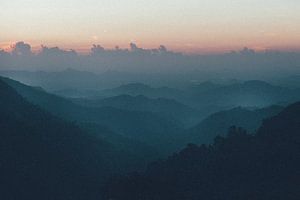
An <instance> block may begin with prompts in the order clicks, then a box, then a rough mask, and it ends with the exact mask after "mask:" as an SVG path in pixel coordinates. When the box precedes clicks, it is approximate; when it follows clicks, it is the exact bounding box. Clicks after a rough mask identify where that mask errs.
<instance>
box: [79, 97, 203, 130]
mask: <svg viewBox="0 0 300 200" xmlns="http://www.w3.org/2000/svg"><path fill="white" fill-rule="evenodd" d="M73 102H75V103H78V104H80V105H84V106H89V107H114V108H119V109H123V110H131V111H147V112H153V113H157V114H159V115H161V116H163V117H166V118H173V119H176V120H178V121H180V122H182V123H184V124H185V125H187V126H190V125H191V124H195V122H198V121H199V118H200V116H201V113H200V112H198V111H197V110H195V109H192V108H190V107H188V106H186V105H184V104H182V103H179V102H177V101H176V100H173V99H166V98H155V99H154V98H149V97H146V96H143V95H138V96H130V95H119V96H114V97H108V98H104V99H74V100H73Z"/></svg>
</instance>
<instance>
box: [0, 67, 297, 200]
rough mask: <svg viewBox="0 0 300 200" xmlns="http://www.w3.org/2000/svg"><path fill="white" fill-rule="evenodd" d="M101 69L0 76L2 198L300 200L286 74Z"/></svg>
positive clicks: (293, 108) (293, 103)
mask: <svg viewBox="0 0 300 200" xmlns="http://www.w3.org/2000/svg"><path fill="white" fill-rule="evenodd" d="M107 73H109V75H107ZM107 73H104V74H103V73H93V72H85V71H79V70H74V69H67V70H64V71H55V72H50V71H48V72H46V71H16V70H14V71H13V70H5V71H4V70H2V71H0V75H1V77H0V111H1V115H0V130H1V134H0V142H1V144H0V147H1V150H0V156H1V162H0V171H1V179H0V181H1V198H2V199H64V200H65V199H107V200H108V199H115V200H122V199H125V200H127V199H128V200H134V199H136V200H167V199H170V200H171V199H172V200H173V199H178V200H179V199H180V200H184V199H187V200H190V199H191V200H193V199H195V200H196V199H197V200H198V199H228V200H229V199H262V200H265V199H295V200H296V199H298V198H299V197H300V182H299V180H300V173H299V172H300V171H299V169H300V134H299V133H300V84H299V81H298V82H297V79H296V81H295V79H294V75H293V76H289V77H282V78H281V79H280V80H281V81H279V79H276V81H275V78H274V79H272V80H273V81H263V80H247V79H227V80H224V79H222V80H221V79H210V80H206V79H203V81H201V79H199V81H196V82H195V81H194V79H193V80H192V81H191V80H190V79H189V78H190V77H189V76H187V78H186V80H181V81H179V82H177V83H174V82H172V81H169V84H168V85H164V84H162V83H160V82H156V83H155V84H153V85H151V84H150V83H149V81H150V79H151V81H150V82H153V81H154V80H153V79H152V78H149V77H148V79H145V80H144V81H140V82H137V79H138V76H139V75H138V74H137V75H131V76H130V78H128V74H124V73H122V72H107ZM105 76H110V78H106V79H105V78H104V77H105ZM155 76H161V77H165V78H166V76H164V75H162V74H161V75H155ZM170 76H172V75H170ZM174 76H175V75H174ZM112 77H115V78H112ZM116 77H119V79H122V83H117V81H116V80H118V79H117V78H116ZM173 78H174V77H170V80H171V79H172V80H174V79H173ZM189 80H190V81H189ZM104 82H105V84H104ZM165 82H168V80H165ZM291 82H293V85H292V86H291V84H289V83H291ZM84 83H85V84H84ZM91 86H92V87H91Z"/></svg>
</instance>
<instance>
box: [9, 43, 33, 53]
mask: <svg viewBox="0 0 300 200" xmlns="http://www.w3.org/2000/svg"><path fill="white" fill-rule="evenodd" d="M12 54H13V55H17V56H30V55H31V54H32V52H31V46H30V44H26V43H25V42H17V43H16V44H14V45H12Z"/></svg>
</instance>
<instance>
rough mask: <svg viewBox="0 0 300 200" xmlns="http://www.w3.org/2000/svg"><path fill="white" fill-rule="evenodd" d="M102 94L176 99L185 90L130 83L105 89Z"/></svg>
mask: <svg viewBox="0 0 300 200" xmlns="http://www.w3.org/2000/svg"><path fill="white" fill-rule="evenodd" d="M102 94H103V95H104V96H108V97H109V96H117V95H123V94H127V95H132V96H138V95H143V96H147V97H152V98H159V97H164V98H171V99H174V98H175V99H176V98H178V97H179V96H180V95H182V94H183V91H181V90H178V89H174V88H169V87H151V86H149V85H146V84H143V83H130V84H124V85H121V86H119V87H116V88H113V89H107V90H103V91H102Z"/></svg>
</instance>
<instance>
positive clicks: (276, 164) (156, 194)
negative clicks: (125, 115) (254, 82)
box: [105, 102, 300, 200]
mask: <svg viewBox="0 0 300 200" xmlns="http://www.w3.org/2000/svg"><path fill="white" fill-rule="evenodd" d="M299 169H300V102H299V103H296V104H293V105H290V106H288V107H287V108H286V109H284V110H283V111H282V112H280V113H279V114H278V115H276V116H275V117H272V118H269V119H267V120H265V121H264V123H263V125H262V126H261V127H260V128H259V130H258V131H257V133H256V135H249V134H247V133H246V132H245V131H243V130H242V129H240V128H235V127H232V128H231V129H230V130H229V133H228V137H227V138H223V137H217V138H216V139H215V142H214V144H213V145H210V146H205V145H202V146H197V145H193V144H190V145H188V147H187V148H185V149H184V150H182V151H181V152H179V153H177V154H174V155H173V156H171V157H169V158H168V159H167V160H164V161H158V162H156V163H153V164H151V165H149V167H148V170H147V171H146V172H144V173H135V174H131V175H128V176H125V177H115V178H112V180H111V181H110V182H109V183H108V184H107V186H106V188H105V191H106V199H116V200H122V199H126V200H129V199H130V200H135V199H151V200H174V199H176V200H199V199H207V200H217V199H222V200H232V199H235V200H245V199H249V200H250V199H257V200H265V199H276V200H281V199H285V200H296V199H299V198H300V171H299Z"/></svg>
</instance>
